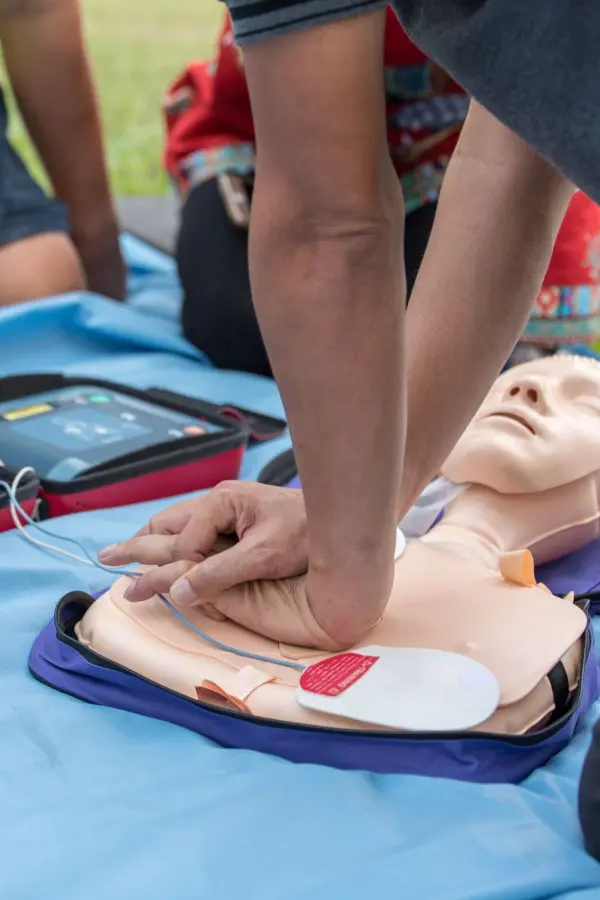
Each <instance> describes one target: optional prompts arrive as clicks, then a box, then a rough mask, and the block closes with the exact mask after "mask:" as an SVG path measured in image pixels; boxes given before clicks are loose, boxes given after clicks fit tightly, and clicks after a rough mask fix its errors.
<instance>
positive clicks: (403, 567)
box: [77, 357, 600, 733]
mask: <svg viewBox="0 0 600 900" xmlns="http://www.w3.org/2000/svg"><path fill="white" fill-rule="evenodd" d="M596 398H597V399H596ZM588 401H590V402H588ZM591 401H593V402H591ZM594 403H597V412H596V410H595V408H594ZM594 431H595V440H594V433H590V432H594ZM596 448H597V449H596ZM443 472H444V474H445V475H446V477H448V478H449V479H450V480H452V481H456V482H457V483H461V482H471V484H470V486H469V487H468V488H466V489H465V490H464V491H463V492H462V493H461V494H460V495H459V496H458V497H457V499H455V500H454V501H453V503H452V504H451V505H450V507H449V508H448V510H447V511H446V514H445V516H444V518H443V520H442V521H441V522H440V523H439V524H438V525H437V526H436V527H434V528H433V529H432V531H430V532H429V534H428V535H426V536H424V537H423V538H421V539H418V540H413V541H409V542H408V544H407V547H406V550H405V552H404V554H403V555H402V556H401V558H400V559H398V560H397V561H396V568H395V579H394V585H393V589H392V593H391V596H390V600H389V603H388V606H387V608H386V610H385V613H384V615H383V617H382V619H381V620H380V622H378V623H377V624H376V625H375V626H374V627H373V628H372V629H371V631H370V632H369V633H368V634H367V635H366V636H365V638H364V640H363V641H362V642H360V644H359V645H357V647H360V646H367V645H377V644H379V645H385V646H398V647H424V648H430V649H441V650H450V651H453V652H456V653H460V654H462V655H465V656H469V657H471V658H473V659H476V660H478V661H479V662H481V663H483V664H484V665H485V666H486V667H487V668H488V669H490V670H491V671H492V672H493V673H494V675H495V676H496V678H497V679H498V681H499V684H500V690H501V700H500V707H499V708H498V709H497V711H496V713H494V715H493V716H492V717H491V719H489V720H488V721H487V722H486V723H482V725H480V726H478V728H479V729H480V730H485V731H493V732H497V733H522V732H525V731H527V730H530V729H531V728H534V727H536V725H538V724H539V723H540V722H542V721H544V718H545V717H546V716H547V715H548V714H549V713H550V712H551V711H552V709H553V698H552V692H551V689H550V685H549V682H548V680H547V678H546V677H545V676H546V674H547V673H548V672H549V671H550V670H551V669H552V667H553V666H554V665H555V664H556V663H557V662H558V661H559V660H562V663H563V665H564V666H565V669H566V671H567V675H568V678H569V684H570V687H571V690H573V689H574V688H575V687H576V686H577V682H578V678H579V675H580V673H581V659H582V640H581V637H582V634H583V632H584V630H585V626H586V617H585V615H584V613H583V612H582V611H581V610H580V609H578V608H577V607H576V606H574V605H573V603H572V602H571V600H570V599H566V600H565V599H562V598H558V597H555V596H553V595H552V594H550V593H549V592H548V591H547V590H546V589H545V588H544V587H543V586H540V585H536V584H535V580H534V579H533V578H532V577H531V573H530V572H528V568H527V562H528V556H527V554H526V553H521V552H520V551H526V550H531V553H532V554H533V557H534V559H535V561H536V562H538V563H541V562H545V561H547V560H549V559H552V558H556V557H558V556H561V555H563V554H564V553H567V552H570V551H571V550H573V549H576V548H577V547H579V546H581V545H582V544H584V543H586V542H587V541H589V540H592V539H593V538H595V537H597V536H598V534H599V531H600V509H599V502H598V484H599V477H600V475H599V472H600V365H598V364H595V363H592V362H591V361H588V360H579V359H574V358H571V357H565V358H563V359H557V358H554V359H551V360H544V361H536V362H534V363H527V364H525V365H523V366H520V367H517V369H513V370H511V371H510V372H508V373H506V374H505V375H502V376H501V377H500V378H499V379H498V381H497V382H496V384H495V386H494V388H493V389H492V391H491V392H490V395H489V396H488V398H487V400H486V402H485V403H484V404H483V406H482V408H481V410H480V411H479V413H478V414H477V416H476V417H475V419H474V420H473V422H472V424H471V425H470V426H469V428H468V429H467V431H466V432H465V434H464V435H463V437H462V438H461V441H459V443H458V445H457V447H456V449H455V450H454V451H453V453H452V454H451V456H450V457H449V459H448V461H447V463H446V465H445V467H444V470H443ZM573 476H574V477H573ZM473 482H475V483H473ZM128 583H129V581H128V579H127V578H120V579H119V580H118V581H116V582H115V584H114V585H113V586H112V588H111V589H110V590H109V591H108V592H107V593H106V594H104V595H103V596H102V597H101V598H99V599H98V600H97V601H96V602H95V603H94V604H93V606H92V607H91V608H90V610H89V611H88V612H87V613H86V615H85V616H84V618H83V619H82V621H81V622H80V624H79V625H78V628H77V634H78V637H79V639H80V640H81V641H82V642H83V643H85V644H86V645H88V646H91V647H92V648H93V649H94V650H95V651H96V652H98V653H100V654H101V655H103V656H106V657H108V658H110V659H113V660H114V661H116V662H119V663H121V664H122V665H125V666H127V667H128V668H130V669H132V670H133V671H137V672H139V673H140V674H141V675H144V676H145V677H147V678H150V679H151V680H153V681H156V682H158V683H161V684H163V685H165V686H167V687H169V688H171V689H173V690H176V691H179V692H180V693H183V694H185V695H187V696H190V697H193V698H200V699H203V700H207V701H208V702H211V703H215V704H216V705H225V706H231V707H233V708H237V709H241V710H242V711H244V712H247V713H249V714H251V715H254V716H264V717H268V718H271V719H278V720H283V721H292V722H303V723H307V724H315V725H325V726H332V727H342V726H343V727H353V728H361V727H364V728H369V729H372V727H373V726H371V725H364V726H363V725H361V724H360V723H356V722H349V721H347V720H341V719H339V718H336V717H333V716H330V715H326V714H323V713H318V712H314V711H311V710H309V709H306V708H303V707H301V706H299V705H298V703H297V702H296V699H295V690H294V689H295V687H296V685H297V683H298V680H299V674H300V673H299V672H296V671H294V670H291V669H284V668H281V667H279V666H277V665H274V664H266V663H262V662H261V663H254V662H252V661H250V660H245V659H243V658H242V657H239V656H237V655H234V654H232V653H227V652H225V651H220V650H217V649H215V648H213V647H212V646H210V645H209V644H207V643H206V642H204V641H203V640H202V639H201V638H199V637H198V636H196V635H195V634H194V633H193V632H192V631H190V630H189V629H187V628H186V627H185V625H183V624H182V623H181V622H180V621H178V620H177V619H176V618H175V617H174V616H173V615H172V613H171V612H170V611H169V610H168V608H167V607H166V606H165V605H164V604H163V603H162V602H161V601H160V600H159V599H158V598H152V599H151V600H148V601H145V602H142V603H136V604H133V603H129V602H128V601H127V600H125V599H124V598H123V592H124V590H125V588H126V587H127V585H128ZM186 616H187V617H188V618H189V619H190V621H192V622H193V623H194V625H196V627H198V628H199V629H201V630H202V631H205V632H207V633H208V634H210V635H211V636H212V637H214V638H216V639H218V640H220V641H222V642H224V643H226V644H229V645H231V646H234V647H237V648H240V649H243V650H246V651H249V652H253V653H260V654H262V655H265V656H270V657H273V658H275V659H282V660H290V659H292V660H297V661H299V662H305V663H306V664H310V663H312V662H315V661H316V660H317V659H319V658H322V657H324V656H326V655H328V654H326V653H324V652H323V651H317V650H313V651H311V650H310V649H307V648H300V647H293V646H290V645H286V644H281V643H277V642H275V641H273V640H270V639H268V638H265V637H262V636H260V635H257V634H255V633H253V632H251V631H249V630H247V629H245V628H243V627H241V626H239V625H237V624H235V623H234V622H231V621H225V622H216V621H215V620H214V619H212V618H208V617H207V616H206V615H205V614H204V613H203V612H202V610H201V609H195V610H192V611H189V610H188V611H186Z"/></svg>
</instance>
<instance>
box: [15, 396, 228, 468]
mask: <svg viewBox="0 0 600 900" xmlns="http://www.w3.org/2000/svg"><path fill="white" fill-rule="evenodd" d="M222 430H223V428H222V427H221V426H219V425H215V424H213V423H210V422H207V421H205V420H203V419H199V418H194V417H193V416H188V415H185V414H182V413H179V412H175V411H173V410H171V409H166V408H165V407H162V406H159V405H158V404H154V403H150V402H146V401H143V400H138V399H137V398H133V397H129V396H127V395H126V394H120V393H119V392H117V391H109V390H99V389H94V388H84V387H80V388H61V389H59V390H56V391H48V392H47V393H44V394H39V395H37V396H36V397H28V398H27V402H26V403H23V402H22V403H21V405H18V404H15V402H14V401H13V402H12V403H0V459H2V460H3V461H4V464H5V465H7V466H9V467H10V468H14V469H20V468H22V467H23V466H32V467H33V468H34V469H35V471H36V472H37V474H38V475H39V476H40V477H42V478H56V479H57V480H70V479H72V478H74V477H76V476H77V475H78V474H80V473H81V472H83V471H85V470H86V469H89V468H92V467H94V466H98V465H102V464H106V463H108V462H110V460H111V459H116V458H117V457H120V456H123V455H125V454H128V453H134V452H137V451H140V450H144V449H145V448H147V447H152V446H153V445H158V444H164V443H167V442H172V441H186V440H189V439H190V438H192V437H198V436H199V435H203V434H205V433H209V432H215V431H222Z"/></svg>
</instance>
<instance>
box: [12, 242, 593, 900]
mask: <svg viewBox="0 0 600 900" xmlns="http://www.w3.org/2000/svg"><path fill="white" fill-rule="evenodd" d="M126 249H127V253H128V256H129V258H130V260H131V262H132V279H131V285H130V287H131V291H132V300H131V302H130V303H129V304H127V305H126V306H122V305H119V304H116V303H111V302H109V301H106V300H101V299H99V298H97V297H92V296H78V297H68V298H61V299H56V300H51V301H43V302H40V303H35V304H30V305H29V306H27V307H24V308H21V309H12V310H6V311H4V312H2V313H1V314H0V374H7V373H12V372H32V371H49V370H57V369H60V370H61V371H66V372H69V373H82V374H83V373H85V374H87V375H98V376H102V377H106V378H109V379H113V380H121V381H124V382H129V383H131V384H135V385H140V386H151V385H157V384H158V385H161V386H165V387H169V388H173V389H177V390H180V391H184V392H185V391H187V392H188V393H194V394H197V395H198V396H204V397H207V398H208V399H214V400H222V401H225V400H234V401H236V402H238V403H240V404H242V405H245V406H253V407H256V408H257V409H261V410H264V411H265V412H270V413H274V414H281V406H280V402H279V399H278V395H277V391H276V390H275V388H274V386H273V384H272V383H271V382H269V381H267V380H264V379H260V378H254V377H251V376H245V375H238V374H232V373H227V372H218V371H216V370H214V369H212V368H211V367H210V366H209V365H208V364H207V362H206V361H204V360H202V358H201V357H200V356H199V354H197V353H196V351H194V350H193V348H191V347H190V346H189V345H188V344H187V343H186V342H185V341H184V340H183V339H182V338H181V337H180V335H179V330H178V326H177V308H178V303H179V298H178V291H177V287H176V280H175V276H174V272H173V268H172V263H171V262H170V261H169V260H167V259H166V258H164V257H162V255H161V254H158V253H155V252H154V251H150V250H148V249H147V248H144V247H142V246H141V245H139V244H137V243H136V242H135V241H133V240H129V241H128V242H127V245H126ZM288 443H289V442H288V440H287V438H283V439H281V440H279V441H277V442H274V443H273V444H270V445H268V446H266V447H262V448H259V449H256V450H253V451H251V452H250V454H249V456H248V460H247V463H246V466H245V470H244V474H245V476H246V477H248V478H252V477H255V476H256V474H257V471H258V469H259V468H260V467H261V466H262V465H263V464H264V463H265V462H266V461H268V459H270V458H272V457H273V456H274V455H275V454H276V453H278V452H280V451H281V450H282V449H284V448H285V447H287V446H288ZM158 507H159V504H145V505H143V506H137V507H135V506H134V507H128V508H125V509H119V510H117V511H110V510H109V511H103V512H95V513H88V514H83V515H78V516H71V517H67V518H64V519H60V520H55V522H54V527H55V529H56V530H59V531H61V533H64V534H65V535H71V536H73V535H76V536H77V537H78V538H79V539H81V540H83V541H85V542H87V543H88V545H89V546H90V547H99V546H101V545H103V544H106V543H110V542H112V541H114V540H115V539H119V538H122V537H125V536H127V535H128V534H130V533H131V532H133V531H134V530H135V529H137V528H138V527H139V526H140V525H141V524H142V523H143V522H144V521H145V520H146V519H147V518H148V516H149V515H150V514H151V513H152V511H153V510H154V509H156V508H158ZM0 574H1V581H0V822H1V825H0V848H1V850H0V898H2V900H5V898H6V900H38V898H39V900H42V898H43V900H54V898H57V900H106V898H115V900H166V898H168V900H171V898H174V900H238V898H239V900H253V898H257V900H366V898H368V900H372V898H399V900H550V898H562V900H575V898H577V900H583V898H590V900H591V898H596V897H598V898H600V866H599V865H597V864H596V863H595V862H593V861H592V860H591V859H589V858H588V857H586V856H585V854H584V853H583V851H582V849H581V841H580V835H579V829H578V824H577V819H576V814H575V797H576V788H577V779H578V776H579V772H580V768H581V763H582V758H583V754H584V752H585V748H586V745H587V741H588V739H589V734H588V731H584V732H582V733H580V734H579V735H578V736H577V737H576V738H575V740H574V741H573V742H572V744H571V746H570V747H569V748H568V749H567V750H566V751H565V752H563V753H562V754H561V755H560V756H559V757H557V758H556V759H555V760H553V762H552V763H551V764H550V765H548V766H547V767H546V768H545V769H543V770H541V771H538V772H537V773H535V774H534V775H533V776H532V777H531V778H529V779H528V780H527V782H526V783H525V784H524V785H522V786H520V787H515V786H502V785H492V786H489V785H488V786H477V785H469V784H463V783H455V782H450V781H444V780H430V779H424V778H409V777H399V776H373V775H370V774H367V773H361V772H355V773H352V772H338V771H333V770H328V769H325V768H320V767H317V766H297V765H292V764H289V763H286V762H283V761H282V760H279V759H272V758H269V757H266V756H261V755H259V754H255V753H247V752H242V751H231V750H222V749H220V748H218V747H216V746H214V745H212V744H210V743H209V742H208V741H205V740H202V739H201V738H198V737H197V736H195V735H192V734H190V733H187V732H186V731H184V730H182V729H178V728H176V727H173V726H171V725H167V724H165V723H161V722H154V721H152V720H150V719H144V718H141V717H137V716H134V715H130V714H127V713H122V712H117V711H114V710H110V709H103V708H97V707H93V706H88V705H86V704H84V703H82V702H80V701H78V700H75V699H72V698H70V697H66V696H62V695H60V694H57V693H55V692H53V691H52V690H50V689H48V688H46V687H43V686H42V685H40V684H38V683H37V682H35V681H34V680H33V679H32V678H31V677H30V676H29V675H28V672H27V667H26V659H27V654H28V651H29V649H30V646H31V643H32V641H33V639H34V637H35V635H36V634H37V632H38V631H39V630H40V629H41V628H42V627H43V626H44V625H45V624H46V622H47V621H48V619H49V617H50V615H51V613H52V610H53V607H54V604H55V603H56V600H57V599H58V598H59V597H60V596H61V595H62V594H63V593H66V592H67V591H69V590H73V589H77V588H80V589H84V590H88V591H93V590H99V589H100V588H102V587H103V586H104V584H105V583H106V576H105V575H103V574H102V573H101V572H98V571H96V570H93V569H91V568H89V569H88V568H86V567H84V566H78V565H77V564H75V563H73V564H72V565H71V564H70V562H69V561H64V560H60V559H59V558H57V557H54V556H52V555H50V554H46V553H44V552H42V551H38V550H36V549H35V548H33V547H31V546H29V545H27V544H25V542H24V541H23V540H22V539H21V538H20V537H18V536H17V535H15V534H14V533H11V534H8V535H3V536H0ZM597 712H598V710H597Z"/></svg>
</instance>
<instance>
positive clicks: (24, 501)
mask: <svg viewBox="0 0 600 900" xmlns="http://www.w3.org/2000/svg"><path fill="white" fill-rule="evenodd" d="M16 474H17V473H16V472H15V471H13V470H12V469H7V468H6V467H5V466H2V465H0V481H5V482H6V484H10V485H11V486H12V483H13V481H14V479H15V475H16ZM39 489H40V483H39V481H38V479H37V478H36V477H35V475H32V474H29V473H28V474H27V475H25V477H24V478H22V479H21V481H20V483H19V486H18V488H17V500H18V501H19V504H20V505H21V506H22V507H23V509H24V510H25V512H26V513H27V515H29V516H33V513H34V510H35V504H36V501H37V497H38V492H39ZM14 527H15V524H14V522H13V519H12V516H11V513H10V497H9V496H8V494H7V492H6V491H5V490H3V489H2V488H0V532H3V531H10V529H11V528H14Z"/></svg>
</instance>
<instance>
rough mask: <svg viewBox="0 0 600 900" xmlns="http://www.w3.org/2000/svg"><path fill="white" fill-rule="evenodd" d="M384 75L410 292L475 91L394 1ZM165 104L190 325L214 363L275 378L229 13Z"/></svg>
mask: <svg viewBox="0 0 600 900" xmlns="http://www.w3.org/2000/svg"><path fill="white" fill-rule="evenodd" d="M348 65H352V61H351V60H348ZM383 75H384V80H385V94H386V106H387V120H388V143H389V148H390V153H391V156H392V159H393V161H394V165H395V168H396V171H397V173H398V177H399V179H400V182H401V184H402V189H403V193H404V198H405V206H406V223H405V234H404V242H405V259H406V264H405V265H406V277H407V287H408V294H410V291H411V289H412V286H413V284H414V281H415V278H416V275H417V271H418V269H419V265H420V263H421V259H422V258H423V254H424V252H425V247H426V246H427V241H428V238H429V233H430V231H431V226H432V223H433V217H434V213H435V206H436V202H437V198H438V194H439V190H440V187H441V183H442V178H443V175H444V171H445V169H446V166H447V164H448V161H449V159H450V155H451V154H452V151H453V150H454V147H455V146H456V142H457V140H458V136H459V134H460V129H461V126H462V123H463V121H464V118H465V116H466V113H467V107H468V98H467V96H466V95H465V93H464V91H463V90H462V88H460V87H459V86H458V85H457V84H455V83H454V82H453V81H452V80H451V79H450V78H449V77H448V76H446V75H445V73H444V72H442V70H441V69H440V68H439V67H438V66H436V65H435V64H434V63H431V62H430V61H429V60H428V59H427V57H426V56H425V55H424V54H423V53H422V52H421V51H420V50H419V49H418V48H417V47H416V46H415V45H414V44H413V43H412V42H411V41H410V40H409V38H408V37H407V35H406V34H405V32H404V30H403V29H402V26H401V25H400V23H399V21H398V19H397V18H396V16H395V15H394V13H393V12H392V10H391V9H388V11H387V20H386V39H385V52H384V73H383ZM348 102H349V103H351V102H352V98H351V97H350V98H348ZM164 108H165V118H166V128H167V141H166V147H165V153H164V163H165V167H166V169H167V172H168V173H169V176H170V178H171V180H172V182H173V184H174V185H175V188H176V190H177V192H178V193H179V195H180V197H181V198H182V200H183V208H182V214H181V228H180V232H179V237H178V242H177V261H178V267H179V274H180V278H181V282H182V285H183V290H184V306H183V328H184V332H185V334H186V336H187V338H188V339H189V340H190V341H191V342H192V343H194V344H196V345H197V346H198V347H200V349H202V350H203V351H204V352H205V353H207V354H208V356H209V357H210V358H211V359H212V360H213V362H215V363H216V364H217V365H218V366H221V367H225V368H234V369H241V370H244V371H250V372H256V373H258V374H264V375H269V374H270V373H271V367H270V364H269V361H268V358H267V354H266V351H265V348H264V344H263V341H262V338H261V335H260V331H259V328H258V323H257V320H256V316H255V313H254V308H253V305H252V297H251V292H250V283H249V276H248V253H247V245H248V234H247V227H248V222H249V217H250V204H251V199H252V182H253V177H254V168H255V152H256V150H255V144H254V126H253V121H252V112H251V109H250V99H249V96H248V89H247V86H246V79H245V75H244V67H243V61H242V56H241V52H240V51H239V49H238V48H237V47H236V45H235V42H234V39H233V32H232V27H231V21H230V19H229V17H228V16H226V18H225V21H224V23H223V26H222V28H221V32H220V35H219V39H218V45H217V52H216V55H215V57H214V59H212V60H209V61H205V62H194V63H191V64H190V65H189V66H188V67H187V69H186V70H185V72H184V73H183V75H182V76H181V77H180V78H179V79H177V81H176V82H175V83H174V85H173V86H172V87H171V88H170V90H169V91H168V94H167V98H166V101H165V105H164Z"/></svg>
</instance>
